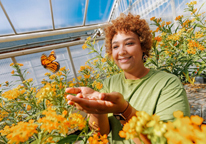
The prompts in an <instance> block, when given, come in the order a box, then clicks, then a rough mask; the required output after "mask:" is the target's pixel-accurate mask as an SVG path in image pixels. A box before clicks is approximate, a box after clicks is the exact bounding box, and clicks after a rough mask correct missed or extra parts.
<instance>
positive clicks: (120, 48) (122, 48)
mask: <svg viewBox="0 0 206 144" xmlns="http://www.w3.org/2000/svg"><path fill="white" fill-rule="evenodd" d="M118 50H119V52H118V54H119V55H125V54H126V53H127V51H126V49H125V47H124V46H123V45H121V46H119V49H118Z"/></svg>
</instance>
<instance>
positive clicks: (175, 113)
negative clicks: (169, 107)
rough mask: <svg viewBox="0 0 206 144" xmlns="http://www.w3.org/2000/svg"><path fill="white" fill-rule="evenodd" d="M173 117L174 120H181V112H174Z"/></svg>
mask: <svg viewBox="0 0 206 144" xmlns="http://www.w3.org/2000/svg"><path fill="white" fill-rule="evenodd" d="M173 115H174V117H176V118H181V117H183V112H182V111H175V112H173Z"/></svg>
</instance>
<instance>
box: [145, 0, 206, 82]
mask: <svg viewBox="0 0 206 144" xmlns="http://www.w3.org/2000/svg"><path fill="white" fill-rule="evenodd" d="M195 4H196V1H194V2H190V3H188V4H187V6H188V7H187V8H186V9H185V11H186V12H190V13H191V17H188V16H183V15H182V16H178V17H176V19H175V20H176V22H175V23H174V24H172V22H165V21H163V22H162V20H161V18H159V19H158V18H155V17H152V18H151V19H150V20H152V21H153V22H154V23H153V24H152V25H155V26H157V29H156V30H155V31H153V32H152V34H153V47H152V55H151V58H149V59H148V61H147V65H148V66H149V67H154V68H156V69H161V70H164V71H167V72H169V73H172V74H175V75H177V76H178V77H179V78H180V79H181V81H182V82H186V83H187V82H189V83H194V77H195V76H197V75H200V74H201V73H202V72H203V70H204V69H205V66H206V65H205V64H206V60H205V58H204V57H205V56H206V53H205V47H206V45H205V40H206V39H205V34H206V27H205V24H206V21H205V16H204V12H203V13H199V11H200V9H201V7H200V8H199V9H197V8H194V5H195ZM175 24H177V26H176V25H175ZM174 26H176V27H175V28H174ZM156 33H159V35H158V36H156Z"/></svg>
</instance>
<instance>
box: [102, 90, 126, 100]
mask: <svg viewBox="0 0 206 144" xmlns="http://www.w3.org/2000/svg"><path fill="white" fill-rule="evenodd" d="M121 98H123V97H122V95H121V94H120V93H118V92H111V93H100V99H101V100H106V101H111V102H113V103H117V102H118V101H119V100H120V99H121Z"/></svg>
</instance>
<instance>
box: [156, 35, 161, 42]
mask: <svg viewBox="0 0 206 144" xmlns="http://www.w3.org/2000/svg"><path fill="white" fill-rule="evenodd" d="M154 39H155V40H156V41H158V42H160V41H161V40H162V38H161V37H160V36H157V37H155V38H154Z"/></svg>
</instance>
